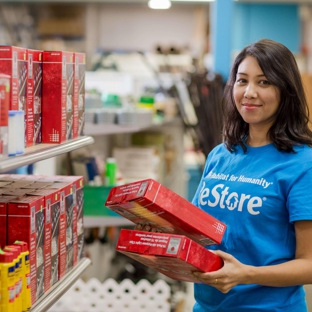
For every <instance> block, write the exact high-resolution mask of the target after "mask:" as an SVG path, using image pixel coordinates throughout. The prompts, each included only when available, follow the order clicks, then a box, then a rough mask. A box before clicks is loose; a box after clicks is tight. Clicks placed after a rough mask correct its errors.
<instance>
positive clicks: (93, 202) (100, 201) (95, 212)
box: [83, 185, 121, 217]
mask: <svg viewBox="0 0 312 312" xmlns="http://www.w3.org/2000/svg"><path fill="white" fill-rule="evenodd" d="M111 188H112V187H111V186H91V185H85V186H84V187H83V190H84V206H83V208H84V215H85V216H89V217H121V216H120V215H119V214H117V213H116V212H114V211H112V210H110V209H109V208H107V207H106V206H105V205H104V204H105V202H106V199H107V196H108V194H109V191H110V190H111Z"/></svg>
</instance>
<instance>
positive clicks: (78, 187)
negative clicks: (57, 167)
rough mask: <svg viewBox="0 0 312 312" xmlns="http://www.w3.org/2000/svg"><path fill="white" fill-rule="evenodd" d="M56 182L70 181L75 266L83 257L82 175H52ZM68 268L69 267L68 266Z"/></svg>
mask: <svg viewBox="0 0 312 312" xmlns="http://www.w3.org/2000/svg"><path fill="white" fill-rule="evenodd" d="M54 179H55V180H56V181H57V182H61V183H62V182H70V183H71V184H72V193H73V215H72V224H68V226H71V227H72V233H73V266H75V265H76V264H77V263H78V262H79V261H80V260H81V259H82V258H83V257H84V226H83V202H84V196H83V195H84V193H83V185H84V183H83V177H82V176H54ZM68 269H70V268H68Z"/></svg>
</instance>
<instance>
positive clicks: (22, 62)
mask: <svg viewBox="0 0 312 312" xmlns="http://www.w3.org/2000/svg"><path fill="white" fill-rule="evenodd" d="M0 73H2V74H6V75H9V76H11V86H10V95H11V100H10V104H9V109H10V110H23V111H25V108H26V79H27V49H24V48H20V47H14V46H0Z"/></svg>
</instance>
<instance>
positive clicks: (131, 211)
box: [105, 179, 226, 282]
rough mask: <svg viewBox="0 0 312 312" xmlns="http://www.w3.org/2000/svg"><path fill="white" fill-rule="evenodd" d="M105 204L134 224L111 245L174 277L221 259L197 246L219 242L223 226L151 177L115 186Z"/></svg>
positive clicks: (213, 266) (185, 278)
mask: <svg viewBox="0 0 312 312" xmlns="http://www.w3.org/2000/svg"><path fill="white" fill-rule="evenodd" d="M105 206H106V207H108V208H110V209H111V210H113V211H115V212H116V213H118V214H120V215H121V216H123V217H125V218H127V219H129V220H130V221H132V222H133V223H135V224H136V225H137V228H140V229H143V230H144V229H146V226H148V227H149V228H150V230H151V232H146V231H135V230H129V231H125V230H122V231H121V233H120V235H119V239H118V242H117V246H116V250H118V251H120V252H122V253H124V254H127V255H128V256H130V257H132V258H134V259H136V260H137V261H139V262H141V263H143V264H146V265H147V266H149V267H151V268H153V269H155V270H157V271H159V272H161V273H163V274H165V275H167V276H169V277H171V278H173V279H177V280H181V281H193V282H196V280H195V279H194V278H193V276H192V272H194V271H201V272H209V271H214V270H217V269H219V268H221V267H222V265H223V262H222V259H221V258H220V257H218V256H216V255H215V254H214V253H213V252H211V251H209V250H208V249H206V248H204V247H203V246H207V245H213V244H220V243H221V241H222V238H223V235H224V233H225V230H226V225H225V224H224V223H222V222H220V221H219V220H217V219H216V218H214V217H212V216H211V215H209V214H208V213H206V212H204V211H202V210H201V209H199V208H198V207H196V206H195V205H193V204H191V203H190V202H189V201H187V200H186V199H184V198H183V197H181V196H179V195H178V194H176V193H174V192H173V191H171V190H170V189H168V188H166V187H165V186H163V185H162V184H160V183H159V182H157V181H155V180H153V179H146V180H142V181H137V182H133V183H129V184H126V185H122V186H116V187H114V188H112V189H111V191H110V193H109V195H108V197H107V200H106V202H105Z"/></svg>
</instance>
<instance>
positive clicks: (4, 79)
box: [0, 73, 11, 158]
mask: <svg viewBox="0 0 312 312" xmlns="http://www.w3.org/2000/svg"><path fill="white" fill-rule="evenodd" d="M10 84H11V76H9V75H4V74H1V73H0V158H2V157H7V156H8V124H9V115H8V111H9V106H10V97H11V95H10Z"/></svg>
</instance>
